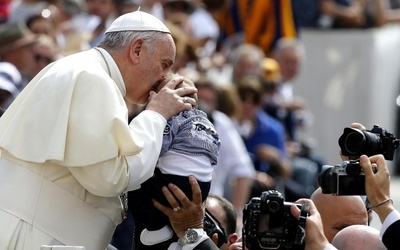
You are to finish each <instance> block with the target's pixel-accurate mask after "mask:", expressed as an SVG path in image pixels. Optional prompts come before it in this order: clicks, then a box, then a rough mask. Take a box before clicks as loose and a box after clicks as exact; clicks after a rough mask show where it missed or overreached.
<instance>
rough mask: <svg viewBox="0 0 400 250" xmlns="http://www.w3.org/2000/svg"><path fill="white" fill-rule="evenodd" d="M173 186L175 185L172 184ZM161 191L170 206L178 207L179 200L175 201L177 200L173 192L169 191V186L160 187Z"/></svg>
mask: <svg viewBox="0 0 400 250" xmlns="http://www.w3.org/2000/svg"><path fill="white" fill-rule="evenodd" d="M169 185H171V184H169ZM174 186H175V185H174ZM175 188H177V187H176V186H175ZM162 192H163V194H164V196H165V198H166V199H167V201H168V203H169V204H170V205H171V207H178V206H180V203H179V201H177V200H176V199H175V196H174V194H172V193H171V191H170V189H169V188H167V187H163V188H162Z"/></svg>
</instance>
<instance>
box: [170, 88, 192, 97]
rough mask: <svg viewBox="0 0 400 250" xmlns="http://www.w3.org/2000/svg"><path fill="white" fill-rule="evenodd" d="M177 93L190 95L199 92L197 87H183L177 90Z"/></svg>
mask: <svg viewBox="0 0 400 250" xmlns="http://www.w3.org/2000/svg"><path fill="white" fill-rule="evenodd" d="M175 93H176V94H177V95H179V96H188V95H192V94H195V93H197V89H196V88H195V87H183V88H179V89H176V90H175Z"/></svg>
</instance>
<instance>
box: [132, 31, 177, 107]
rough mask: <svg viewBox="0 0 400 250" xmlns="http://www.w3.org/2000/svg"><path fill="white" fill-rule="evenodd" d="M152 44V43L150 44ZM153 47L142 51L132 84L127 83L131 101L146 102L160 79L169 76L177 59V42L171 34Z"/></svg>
mask: <svg viewBox="0 0 400 250" xmlns="http://www.w3.org/2000/svg"><path fill="white" fill-rule="evenodd" d="M150 46H151V45H150ZM152 46H153V48H146V47H145V48H143V49H142V51H141V52H140V63H139V65H138V67H137V68H136V69H135V71H137V72H136V73H135V75H134V79H131V82H132V83H131V84H126V92H127V98H128V100H129V101H131V102H133V103H138V104H144V103H146V102H147V100H148V98H149V93H150V91H151V90H153V89H154V87H155V85H156V84H158V83H159V81H160V80H161V79H163V78H165V77H166V76H167V73H168V71H169V69H170V68H171V66H172V64H173V63H174V60H175V53H176V48H175V43H174V41H173V39H172V37H171V36H170V35H165V39H162V40H160V41H157V42H155V43H153V45H152Z"/></svg>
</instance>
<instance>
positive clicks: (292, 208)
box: [290, 204, 300, 219]
mask: <svg viewBox="0 0 400 250" xmlns="http://www.w3.org/2000/svg"><path fill="white" fill-rule="evenodd" d="M290 212H292V215H293V216H294V218H296V219H299V217H300V209H299V208H298V207H297V206H296V205H295V204H292V205H291V206H290Z"/></svg>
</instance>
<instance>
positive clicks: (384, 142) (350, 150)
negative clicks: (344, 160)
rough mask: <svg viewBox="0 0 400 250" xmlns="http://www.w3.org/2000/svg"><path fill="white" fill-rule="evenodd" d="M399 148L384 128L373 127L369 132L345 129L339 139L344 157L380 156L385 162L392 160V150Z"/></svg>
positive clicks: (395, 140)
mask: <svg viewBox="0 0 400 250" xmlns="http://www.w3.org/2000/svg"><path fill="white" fill-rule="evenodd" d="M398 146H399V139H396V138H395V137H394V136H393V134H392V133H389V132H387V131H386V130H385V129H384V128H382V127H379V126H378V125H374V127H373V128H372V129H371V130H365V131H362V130H359V129H354V128H345V129H344V131H343V134H342V135H341V136H340V138H339V147H340V149H341V150H342V155H344V156H355V157H360V155H363V154H365V155H367V156H372V155H377V154H382V155H383V156H384V157H385V159H386V160H393V156H394V150H395V149H396V148H397V147H398Z"/></svg>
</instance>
